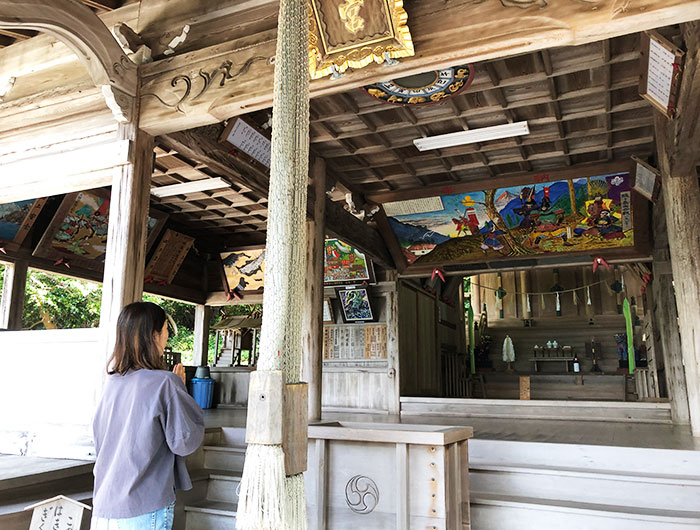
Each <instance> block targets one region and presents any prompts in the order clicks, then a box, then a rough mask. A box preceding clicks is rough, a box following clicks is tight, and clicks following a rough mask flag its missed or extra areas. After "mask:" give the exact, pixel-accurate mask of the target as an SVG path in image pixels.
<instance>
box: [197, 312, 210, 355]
mask: <svg viewBox="0 0 700 530" xmlns="http://www.w3.org/2000/svg"><path fill="white" fill-rule="evenodd" d="M210 319H211V307H209V306H208V305H202V304H197V305H196V306H195V307H194V362H196V363H197V365H198V366H206V365H208V364H209V320H210Z"/></svg>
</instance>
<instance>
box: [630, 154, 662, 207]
mask: <svg viewBox="0 0 700 530" xmlns="http://www.w3.org/2000/svg"><path fill="white" fill-rule="evenodd" d="M632 160H634V162H635V164H636V168H635V174H634V186H633V189H634V190H635V191H637V192H639V193H640V194H642V195H643V196H644V197H646V198H647V199H648V200H650V201H652V202H656V200H657V199H658V198H659V192H660V191H661V180H660V178H659V177H660V176H661V172H660V171H659V170H658V169H656V168H655V167H652V166H650V165H649V164H647V163H646V162H644V161H643V160H641V159H639V158H637V157H636V156H633V157H632Z"/></svg>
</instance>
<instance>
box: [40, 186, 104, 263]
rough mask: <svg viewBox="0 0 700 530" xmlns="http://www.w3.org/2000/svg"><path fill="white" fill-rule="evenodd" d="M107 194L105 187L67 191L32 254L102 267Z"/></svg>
mask: <svg viewBox="0 0 700 530" xmlns="http://www.w3.org/2000/svg"><path fill="white" fill-rule="evenodd" d="M109 198H110V193H109V191H108V190H105V189H94V190H85V191H77V192H75V193H69V194H67V195H66V196H65V197H64V198H63V201H62V202H61V205H60V206H59V207H58V210H57V211H56V214H55V215H54V216H53V219H52V220H51V223H49V226H48V227H47V228H46V231H45V232H44V235H43V236H42V237H41V240H40V241H39V244H38V245H37V247H36V249H35V250H34V256H38V257H41V258H48V259H53V260H60V259H63V260H65V261H66V262H70V263H71V264H72V265H76V266H79V267H83V268H85V269H90V270H97V271H99V270H102V267H103V262H104V257H105V251H106V250H107V227H108V224H109Z"/></svg>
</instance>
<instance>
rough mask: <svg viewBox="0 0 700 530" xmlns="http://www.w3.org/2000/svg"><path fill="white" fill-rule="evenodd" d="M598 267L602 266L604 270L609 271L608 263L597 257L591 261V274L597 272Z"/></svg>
mask: <svg viewBox="0 0 700 530" xmlns="http://www.w3.org/2000/svg"><path fill="white" fill-rule="evenodd" d="M598 265H603V266H604V267H605V268H606V269H608V270H610V265H608V262H607V261H605V260H604V259H603V258H600V257H599V258H594V259H593V272H595V271H596V270H598Z"/></svg>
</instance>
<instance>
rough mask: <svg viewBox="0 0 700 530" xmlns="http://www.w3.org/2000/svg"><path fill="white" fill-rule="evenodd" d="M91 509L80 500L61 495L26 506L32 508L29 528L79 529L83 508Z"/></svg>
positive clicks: (46, 529) (45, 529)
mask: <svg viewBox="0 0 700 530" xmlns="http://www.w3.org/2000/svg"><path fill="white" fill-rule="evenodd" d="M86 508H87V509H88V510H92V508H90V506H88V505H86V504H83V503H82V502H77V501H74V500H73V499H70V498H68V497H65V496H63V495H58V496H56V497H53V498H51V499H47V500H45V501H41V502H38V503H36V504H32V505H31V506H27V507H26V508H25V510H34V512H33V513H32V522H31V523H30V525H29V530H80V528H81V522H82V519H83V511H84V510H85V509H86Z"/></svg>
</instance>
